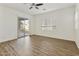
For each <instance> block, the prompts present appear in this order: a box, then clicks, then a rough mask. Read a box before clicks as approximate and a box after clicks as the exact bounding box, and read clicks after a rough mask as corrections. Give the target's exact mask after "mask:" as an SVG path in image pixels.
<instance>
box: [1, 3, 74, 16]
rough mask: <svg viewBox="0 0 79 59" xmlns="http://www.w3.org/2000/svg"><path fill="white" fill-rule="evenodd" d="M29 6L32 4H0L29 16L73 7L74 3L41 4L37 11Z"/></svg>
mask: <svg viewBox="0 0 79 59" xmlns="http://www.w3.org/2000/svg"><path fill="white" fill-rule="evenodd" d="M31 4H32V3H1V4H0V5H2V6H6V7H9V8H13V9H16V10H19V11H22V12H24V13H28V14H31V15H35V14H40V13H44V12H48V11H54V10H57V9H61V8H65V7H70V6H73V5H75V4H74V3H43V5H42V6H39V7H38V8H39V9H36V8H32V9H29V8H30V7H31ZM36 4H37V3H36Z"/></svg>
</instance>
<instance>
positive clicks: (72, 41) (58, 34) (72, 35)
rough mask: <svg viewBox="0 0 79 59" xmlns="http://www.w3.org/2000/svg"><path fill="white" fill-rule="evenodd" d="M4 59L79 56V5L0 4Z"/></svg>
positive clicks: (1, 45) (1, 43)
mask: <svg viewBox="0 0 79 59" xmlns="http://www.w3.org/2000/svg"><path fill="white" fill-rule="evenodd" d="M0 56H79V4H78V3H0Z"/></svg>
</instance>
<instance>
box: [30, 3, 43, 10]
mask: <svg viewBox="0 0 79 59" xmlns="http://www.w3.org/2000/svg"><path fill="white" fill-rule="evenodd" d="M42 5H43V3H32V4H31V7H30V8H29V9H32V8H36V9H39V8H38V7H39V6H42Z"/></svg>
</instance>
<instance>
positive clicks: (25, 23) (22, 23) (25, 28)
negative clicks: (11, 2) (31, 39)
mask: <svg viewBox="0 0 79 59" xmlns="http://www.w3.org/2000/svg"><path fill="white" fill-rule="evenodd" d="M27 35H29V19H27V18H22V17H19V18H18V38H21V37H25V36H27Z"/></svg>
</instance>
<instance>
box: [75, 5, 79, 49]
mask: <svg viewBox="0 0 79 59" xmlns="http://www.w3.org/2000/svg"><path fill="white" fill-rule="evenodd" d="M75 37H76V39H75V42H76V44H77V47H78V48H79V4H76V8H75Z"/></svg>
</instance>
